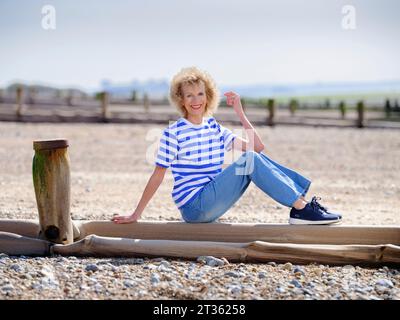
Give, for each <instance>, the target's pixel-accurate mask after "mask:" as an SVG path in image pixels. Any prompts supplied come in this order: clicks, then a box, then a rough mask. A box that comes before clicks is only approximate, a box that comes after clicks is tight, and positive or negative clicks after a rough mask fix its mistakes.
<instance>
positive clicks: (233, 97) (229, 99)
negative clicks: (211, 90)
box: [224, 91, 243, 112]
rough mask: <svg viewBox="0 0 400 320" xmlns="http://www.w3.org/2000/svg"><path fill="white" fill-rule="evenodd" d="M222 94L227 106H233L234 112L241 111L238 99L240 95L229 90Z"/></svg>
mask: <svg viewBox="0 0 400 320" xmlns="http://www.w3.org/2000/svg"><path fill="white" fill-rule="evenodd" d="M224 96H226V104H227V105H228V106H233V109H234V110H235V111H236V112H238V111H239V112H241V111H243V107H242V103H241V101H240V96H239V95H238V94H237V93H236V92H233V91H229V92H226V93H224Z"/></svg>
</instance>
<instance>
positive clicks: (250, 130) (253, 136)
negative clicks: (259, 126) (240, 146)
mask: <svg viewBox="0 0 400 320" xmlns="http://www.w3.org/2000/svg"><path fill="white" fill-rule="evenodd" d="M235 111H236V110H235ZM236 114H237V115H238V117H239V119H240V122H241V123H242V126H243V128H244V129H245V130H246V135H247V138H248V140H249V144H250V146H253V147H254V150H256V151H261V150H263V149H264V144H263V142H262V140H261V138H260V136H259V135H258V133H257V131H256V129H254V127H253V125H252V124H251V123H250V121H249V119H247V117H246V115H245V114H244V112H243V109H242V110H238V111H236Z"/></svg>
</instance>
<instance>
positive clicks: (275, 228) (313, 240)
mask: <svg viewBox="0 0 400 320" xmlns="http://www.w3.org/2000/svg"><path fill="white" fill-rule="evenodd" d="M73 225H74V226H75V230H74V238H75V239H76V240H80V239H83V238H84V237H86V236H87V235H89V234H96V235H98V236H105V237H122V238H136V239H154V240H157V239H164V240H193V241H225V242H250V241H266V242H274V243H298V244H301V243H309V244H367V245H374V244H393V245H400V226H397V225H395V226H394V225H383V226H382V225H380V226H373V225H330V226H303V225H296V226H293V225H287V224H262V223H257V224H253V223H207V224H189V223H185V222H179V221H176V222H171V221H140V222H137V223H132V224H123V225H117V224H115V223H113V222H111V221H106V220H100V221H90V220H78V221H74V223H73ZM0 231H5V232H12V233H17V234H20V235H23V236H27V237H37V234H38V232H39V226H38V222H37V220H18V219H15V220H14V219H0ZM79 232H80V235H79Z"/></svg>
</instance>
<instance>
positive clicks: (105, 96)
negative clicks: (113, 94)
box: [100, 91, 109, 121]
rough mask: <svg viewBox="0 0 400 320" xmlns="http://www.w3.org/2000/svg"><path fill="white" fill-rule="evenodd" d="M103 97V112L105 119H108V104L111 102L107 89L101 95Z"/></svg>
mask: <svg viewBox="0 0 400 320" xmlns="http://www.w3.org/2000/svg"><path fill="white" fill-rule="evenodd" d="M100 99H101V114H102V117H103V120H104V121H107V118H108V104H109V96H108V93H107V92H106V91H103V92H102V93H101V95H100Z"/></svg>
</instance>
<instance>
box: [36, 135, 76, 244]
mask: <svg viewBox="0 0 400 320" xmlns="http://www.w3.org/2000/svg"><path fill="white" fill-rule="evenodd" d="M33 148H34V150H35V155H34V157H33V161H32V175H33V185H34V188H35V195H36V202H37V207H38V211H39V223H40V230H41V232H40V235H39V237H40V238H42V239H46V240H49V241H51V242H55V243H61V244H70V243H72V242H73V227H72V220H71V215H70V193H71V191H70V190H71V184H70V164H69V156H68V152H67V148H68V141H67V140H47V141H34V142H33Z"/></svg>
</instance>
